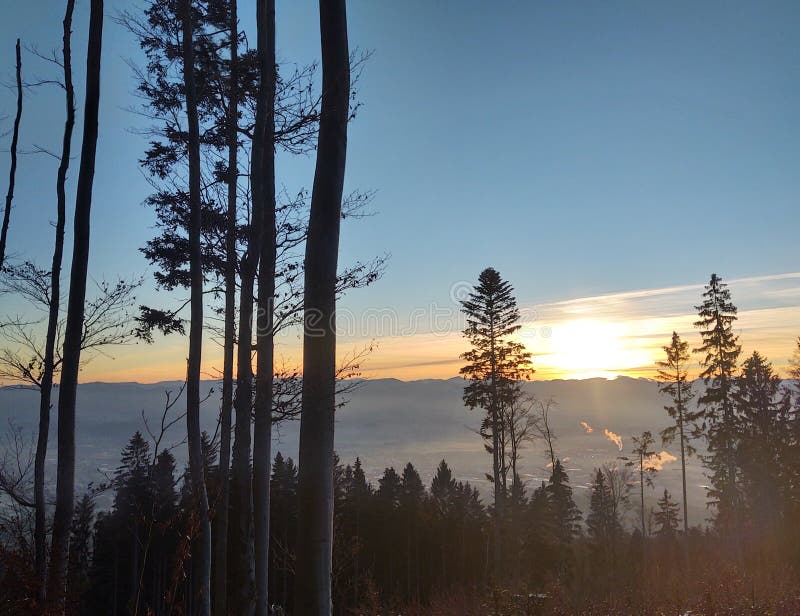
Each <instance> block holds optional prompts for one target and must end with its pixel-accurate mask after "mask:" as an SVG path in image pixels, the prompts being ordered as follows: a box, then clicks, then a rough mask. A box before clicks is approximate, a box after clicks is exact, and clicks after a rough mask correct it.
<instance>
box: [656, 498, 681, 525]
mask: <svg viewBox="0 0 800 616" xmlns="http://www.w3.org/2000/svg"><path fill="white" fill-rule="evenodd" d="M679 509H680V505H678V503H676V502H674V501H673V500H672V496H671V495H670V493H669V491H668V490H666V489H665V490H664V496H663V497H661V498H660V499H659V500H658V509H657V510H656V512H655V514H654V518H655V522H656V535H658V536H659V537H672V536H674V535H675V531H676V530H678V510H679Z"/></svg>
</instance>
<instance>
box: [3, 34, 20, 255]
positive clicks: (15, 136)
mask: <svg viewBox="0 0 800 616" xmlns="http://www.w3.org/2000/svg"><path fill="white" fill-rule="evenodd" d="M16 53H17V115H16V116H15V117H14V132H13V133H12V135H11V169H10V170H9V172H8V192H7V193H6V209H5V213H4V214H3V228H2V231H0V269H2V268H3V263H5V259H6V242H7V240H8V223H9V221H10V220H11V202H12V201H13V200H14V182H15V180H16V176H17V143H18V142H19V123H20V120H22V54H21V52H20V48H19V39H17V46H16Z"/></svg>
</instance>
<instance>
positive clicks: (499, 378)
mask: <svg viewBox="0 0 800 616" xmlns="http://www.w3.org/2000/svg"><path fill="white" fill-rule="evenodd" d="M461 309H462V312H464V314H466V316H467V328H466V329H465V330H464V336H465V337H466V338H467V339H468V340H469V342H470V345H471V347H472V348H471V349H470V350H469V351H467V352H466V353H464V354H463V355H462V356H461V358H462V359H464V360H465V361H466V362H467V365H466V366H464V367H463V368H461V372H460V373H461V375H462V376H464V378H466V379H468V380H469V384H468V385H467V386H466V387H465V388H464V403H465V404H466V405H467V406H468V407H469V408H471V409H475V408H481V409H484V410H485V411H486V416H485V418H484V419H483V421H482V423H481V430H480V432H481V436H482V437H483V438H484V440H485V442H486V445H485V446H486V449H487V450H488V451H489V453H491V454H492V481H493V487H494V512H495V517H496V520H495V528H494V565H495V574H496V575H500V570H501V569H500V567H501V564H502V540H501V530H500V529H501V526H502V524H503V519H504V516H505V502H504V501H505V499H506V489H507V486H506V481H505V477H506V472H505V471H506V469H507V468H508V466H507V464H506V462H505V460H504V454H505V451H506V438H505V437H506V426H505V422H504V421H503V409H504V408H505V407H506V406H507V405H508V404H509V402H510V401H511V397H512V396H514V395H517V396H518V395H519V390H518V388H517V386H516V385H517V382H518V381H520V380H522V379H526V378H529V377H530V375H531V374H532V373H533V367H532V365H531V361H530V358H531V354H530V353H529V352H528V351H526V350H525V347H524V345H522V344H520V343H518V342H515V341H514V340H512V339H511V338H512V336H513V335H514V334H515V333H516V332H517V331H519V329H520V327H521V326H520V325H519V309H518V308H517V301H516V299H515V298H514V288H513V287H512V286H511V284H510V283H509V282H507V281H505V280H503V279H502V277H501V276H500V274H499V273H498V272H497V270H494V269H492V268H487V269H485V270H483V271H482V272H481V274H480V276H479V277H478V285H477V286H476V287H475V288H474V289H473V290H472V291H471V292H470V294H469V296H468V298H467V299H466V300H464V301H462V302H461Z"/></svg>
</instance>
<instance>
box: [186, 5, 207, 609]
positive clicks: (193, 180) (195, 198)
mask: <svg viewBox="0 0 800 616" xmlns="http://www.w3.org/2000/svg"><path fill="white" fill-rule="evenodd" d="M192 13H193V8H192V0H182V3H181V17H182V22H183V23H182V26H183V34H182V42H183V79H184V88H185V94H186V119H187V124H188V127H189V137H188V139H189V141H188V149H189V209H190V227H189V246H190V252H189V255H190V257H189V258H190V261H189V274H190V278H191V314H192V317H191V322H190V324H189V360H188V368H187V376H186V434H187V441H188V445H189V468H190V472H191V477H192V492H193V496H194V502H195V504H196V506H197V507H198V512H197V516H198V518H199V526H200V546H199V547H200V554H199V566H198V568H199V570H200V576H201V577H200V580H199V587H198V597H197V599H198V612H197V613H198V614H199V615H200V616H209V615H210V614H211V520H210V518H209V509H208V494H207V493H206V483H205V476H204V472H203V452H202V448H201V442H200V363H201V353H202V346H203V256H202V247H201V240H200V235H201V232H202V220H201V216H202V213H201V207H202V206H201V203H200V198H201V196H200V128H199V121H198V117H197V99H196V94H195V77H194V72H195V66H194V25H193V23H192V22H193V16H192Z"/></svg>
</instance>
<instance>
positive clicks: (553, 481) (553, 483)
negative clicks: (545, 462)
mask: <svg viewBox="0 0 800 616" xmlns="http://www.w3.org/2000/svg"><path fill="white" fill-rule="evenodd" d="M546 490H547V495H548V497H549V499H550V504H551V507H552V513H553V517H554V522H555V533H556V540H557V541H558V543H559V545H560V546H561V547H562V548H563V547H564V546H567V545H569V544H571V543H572V540H573V539H574V538H575V537H577V536H578V535H579V534H580V521H581V518H582V516H581V512H580V510H579V509H578V507H577V506H576V505H575V501H574V500H573V499H572V486H570V484H569V475H567V472H566V471H565V470H564V467H563V466H562V465H561V460H559V459H558V458H556V465H555V466H554V467H553V472H552V473H551V475H550V482H549V483H548V484H547V488H546Z"/></svg>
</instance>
